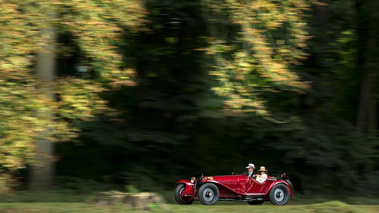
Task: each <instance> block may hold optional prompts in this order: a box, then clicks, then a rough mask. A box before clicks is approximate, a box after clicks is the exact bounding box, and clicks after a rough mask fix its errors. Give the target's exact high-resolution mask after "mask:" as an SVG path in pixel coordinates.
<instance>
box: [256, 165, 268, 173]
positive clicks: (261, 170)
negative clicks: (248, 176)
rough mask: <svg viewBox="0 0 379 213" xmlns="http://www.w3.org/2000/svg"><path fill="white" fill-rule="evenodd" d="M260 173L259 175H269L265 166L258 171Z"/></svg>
mask: <svg viewBox="0 0 379 213" xmlns="http://www.w3.org/2000/svg"><path fill="white" fill-rule="evenodd" d="M258 173H259V174H264V173H266V174H267V170H266V168H265V167H264V166H261V168H260V169H259V170H258Z"/></svg>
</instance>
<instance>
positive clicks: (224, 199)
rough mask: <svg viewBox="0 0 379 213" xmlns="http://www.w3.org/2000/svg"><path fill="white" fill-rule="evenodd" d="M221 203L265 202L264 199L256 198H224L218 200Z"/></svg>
mask: <svg viewBox="0 0 379 213" xmlns="http://www.w3.org/2000/svg"><path fill="white" fill-rule="evenodd" d="M218 200H219V201H237V202H249V201H255V200H263V201H264V200H265V199H264V198H263V197H255V198H245V199H238V198H235V199H233V198H222V197H220V198H219V199H218Z"/></svg>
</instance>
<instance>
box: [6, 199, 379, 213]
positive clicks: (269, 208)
mask: <svg viewBox="0 0 379 213" xmlns="http://www.w3.org/2000/svg"><path fill="white" fill-rule="evenodd" d="M169 206H170V208H171V212H173V213H176V212H183V213H186V212H188V213H190V212H191V213H195V212H197V213H204V212H206V213H208V212H209V213H224V212H225V213H227V212H236V213H248V212H254V213H256V212H264V213H271V212H272V213H274V212H275V213H276V212H294V213H297V212H299V213H300V212H308V213H313V212H314V213H327V212H333V213H344V212H346V213H360V212H362V213H364V212H367V213H375V212H379V206H377V205H348V204H346V203H342V202H337V201H332V202H327V203H321V204H312V205H286V206H273V205H271V204H264V205H261V206H249V205H247V204H246V205H242V204H240V205H222V204H220V205H217V204H216V205H214V206H202V205H199V204H194V205H191V206H180V205H176V204H170V205H169ZM8 212H21V213H22V212H42V213H43V212H52V213H53V212H57V213H58V212H59V213H73V212H120V213H123V212H125V213H126V212H135V211H133V210H132V209H124V208H123V207H122V206H108V207H96V206H94V205H90V204H88V203H0V213H8ZM139 212H166V211H165V210H162V209H159V208H158V207H154V206H153V207H152V209H151V210H149V211H139Z"/></svg>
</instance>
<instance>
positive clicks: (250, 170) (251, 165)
mask: <svg viewBox="0 0 379 213" xmlns="http://www.w3.org/2000/svg"><path fill="white" fill-rule="evenodd" d="M246 168H247V169H248V171H249V175H248V176H247V177H252V178H255V177H256V176H257V173H256V172H254V169H255V166H254V164H253V163H249V165H247V167H246Z"/></svg>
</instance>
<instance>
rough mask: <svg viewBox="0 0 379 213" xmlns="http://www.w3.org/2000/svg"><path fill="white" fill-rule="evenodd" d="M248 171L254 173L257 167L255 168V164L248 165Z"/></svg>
mask: <svg viewBox="0 0 379 213" xmlns="http://www.w3.org/2000/svg"><path fill="white" fill-rule="evenodd" d="M246 168H247V169H248V170H249V172H252V171H254V169H255V166H254V164H253V163H249V165H247V167H246Z"/></svg>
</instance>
